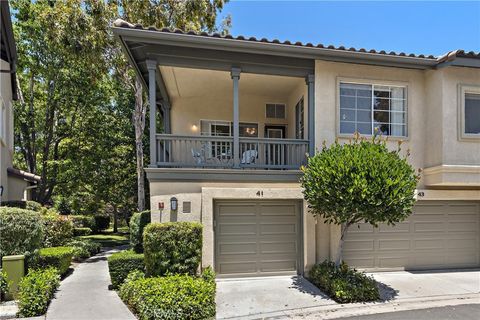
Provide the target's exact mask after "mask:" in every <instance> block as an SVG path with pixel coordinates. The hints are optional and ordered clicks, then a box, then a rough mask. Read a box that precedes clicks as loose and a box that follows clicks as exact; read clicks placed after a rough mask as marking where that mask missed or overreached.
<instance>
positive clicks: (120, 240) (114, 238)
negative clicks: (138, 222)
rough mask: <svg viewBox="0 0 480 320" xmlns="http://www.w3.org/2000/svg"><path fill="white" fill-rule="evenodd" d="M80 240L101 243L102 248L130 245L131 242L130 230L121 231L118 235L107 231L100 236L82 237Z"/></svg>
mask: <svg viewBox="0 0 480 320" xmlns="http://www.w3.org/2000/svg"><path fill="white" fill-rule="evenodd" d="M77 238H78V239H89V240H92V241H95V242H97V243H99V244H100V245H101V246H102V247H117V246H121V245H125V244H128V243H129V242H130V240H129V235H128V228H126V230H120V228H119V232H118V233H113V231H112V230H106V231H104V232H102V233H99V234H91V235H89V236H80V237H77Z"/></svg>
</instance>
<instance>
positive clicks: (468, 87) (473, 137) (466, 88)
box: [458, 84, 480, 142]
mask: <svg viewBox="0 0 480 320" xmlns="http://www.w3.org/2000/svg"><path fill="white" fill-rule="evenodd" d="M468 93H471V94H478V95H480V86H479V85H473V84H459V85H458V140H459V141H473V142H478V141H480V133H476V134H475V133H465V95H466V94H468Z"/></svg>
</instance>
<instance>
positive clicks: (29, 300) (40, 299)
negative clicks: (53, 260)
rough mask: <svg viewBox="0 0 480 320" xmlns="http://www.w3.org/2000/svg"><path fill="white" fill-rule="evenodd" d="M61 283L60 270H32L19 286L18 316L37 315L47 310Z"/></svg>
mask: <svg viewBox="0 0 480 320" xmlns="http://www.w3.org/2000/svg"><path fill="white" fill-rule="evenodd" d="M59 285H60V277H59V275H58V270H56V269H55V268H48V269H44V270H41V269H40V270H32V271H30V272H29V273H28V275H26V276H25V277H23V278H22V280H21V281H20V284H19V286H18V288H19V291H18V309H19V311H18V316H19V317H35V316H41V315H43V314H45V312H47V308H48V304H49V303H50V300H52V299H53V295H54V293H55V291H56V290H57V288H58V286H59Z"/></svg>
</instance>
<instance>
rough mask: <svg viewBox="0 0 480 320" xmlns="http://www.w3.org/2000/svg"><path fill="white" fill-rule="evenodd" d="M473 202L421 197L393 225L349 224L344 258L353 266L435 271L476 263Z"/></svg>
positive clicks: (478, 219)
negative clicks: (406, 215)
mask: <svg viewBox="0 0 480 320" xmlns="http://www.w3.org/2000/svg"><path fill="white" fill-rule="evenodd" d="M479 206H480V205H479V203H474V202H431V201H428V202H427V201H424V202H423V201H422V202H420V203H419V204H417V205H416V206H415V209H414V213H413V214H412V215H411V216H410V217H409V219H408V220H407V221H405V222H403V223H399V224H397V225H396V226H395V227H389V226H386V225H381V226H379V228H373V227H372V226H370V225H366V224H360V225H358V227H357V226H352V227H351V228H349V231H348V233H347V236H346V238H345V243H344V260H345V262H347V263H348V264H350V265H352V266H355V267H359V268H405V269H441V268H467V267H478V266H479V265H480V257H479V255H480V210H479Z"/></svg>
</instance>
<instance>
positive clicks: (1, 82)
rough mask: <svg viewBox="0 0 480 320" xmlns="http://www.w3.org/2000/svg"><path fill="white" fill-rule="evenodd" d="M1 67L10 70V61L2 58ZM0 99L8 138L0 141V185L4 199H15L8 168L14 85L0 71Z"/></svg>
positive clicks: (11, 149) (11, 138) (11, 137)
mask: <svg viewBox="0 0 480 320" xmlns="http://www.w3.org/2000/svg"><path fill="white" fill-rule="evenodd" d="M0 69H2V70H9V69H10V65H9V63H8V62H6V61H4V60H1V59H0ZM0 95H1V96H0V99H1V100H0V101H2V102H3V104H4V106H5V112H4V124H3V125H4V126H6V127H5V128H6V133H7V134H6V139H5V140H2V141H0V185H2V186H3V187H4V190H3V196H2V200H13V199H11V198H10V196H9V187H8V177H7V168H8V167H11V166H12V157H13V106H12V87H11V81H10V74H9V73H5V72H2V73H0Z"/></svg>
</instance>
